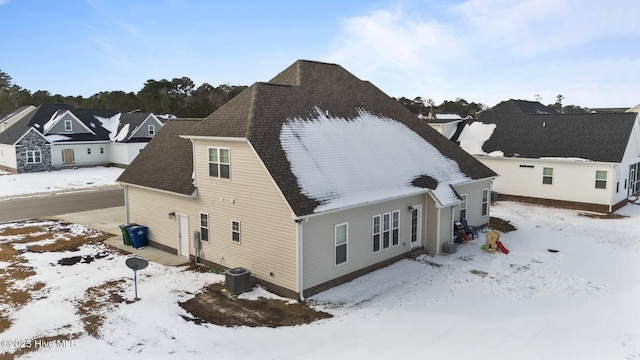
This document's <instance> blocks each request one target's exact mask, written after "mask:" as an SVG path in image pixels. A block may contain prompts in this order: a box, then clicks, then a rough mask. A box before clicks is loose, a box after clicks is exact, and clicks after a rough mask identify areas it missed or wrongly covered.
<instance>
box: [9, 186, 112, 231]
mask: <svg viewBox="0 0 640 360" xmlns="http://www.w3.org/2000/svg"><path fill="white" fill-rule="evenodd" d="M123 205H124V190H123V189H122V188H120V187H115V188H114V187H113V186H111V187H107V188H99V189H95V190H93V189H92V190H85V191H73V192H64V193H51V194H42V195H41V196H34V197H26V198H16V199H10V200H0V222H5V221H13V220H22V219H34V218H41V217H45V216H53V215H59V214H68V213H75V212H80V211H87V210H95V209H102V208H111V207H115V206H123Z"/></svg>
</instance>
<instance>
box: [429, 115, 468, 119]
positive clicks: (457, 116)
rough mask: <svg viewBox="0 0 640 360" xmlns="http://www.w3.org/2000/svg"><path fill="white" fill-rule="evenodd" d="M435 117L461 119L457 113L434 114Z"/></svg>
mask: <svg viewBox="0 0 640 360" xmlns="http://www.w3.org/2000/svg"><path fill="white" fill-rule="evenodd" d="M435 117H436V119H438V120H462V118H461V117H460V115H458V114H436V115H435Z"/></svg>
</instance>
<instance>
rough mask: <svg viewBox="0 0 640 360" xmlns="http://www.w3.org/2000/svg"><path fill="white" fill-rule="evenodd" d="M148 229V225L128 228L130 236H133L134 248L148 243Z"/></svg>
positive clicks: (132, 243)
mask: <svg viewBox="0 0 640 360" xmlns="http://www.w3.org/2000/svg"><path fill="white" fill-rule="evenodd" d="M148 229H149V228H148V227H146V226H142V225H138V226H132V227H130V228H129V229H128V231H129V236H130V237H131V245H132V246H133V247H134V248H136V249H139V248H141V247H143V246H146V245H147V231H148Z"/></svg>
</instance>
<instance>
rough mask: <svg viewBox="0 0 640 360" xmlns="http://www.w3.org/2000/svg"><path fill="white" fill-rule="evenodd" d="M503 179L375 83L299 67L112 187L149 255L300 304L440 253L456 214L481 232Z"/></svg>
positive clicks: (148, 156)
mask: <svg viewBox="0 0 640 360" xmlns="http://www.w3.org/2000/svg"><path fill="white" fill-rule="evenodd" d="M495 176H496V174H495V172H493V171H491V170H490V169H489V168H487V167H486V166H484V165H482V163H480V162H479V161H477V160H476V159H474V158H473V157H472V156H470V155H469V154H467V153H466V152H464V151H463V150H462V149H460V148H459V147H458V146H457V145H456V144H454V143H452V142H451V141H449V140H448V139H447V138H445V137H444V136H442V135H440V134H439V133H438V132H437V131H435V130H434V129H432V128H431V127H429V125H428V124H426V123H425V122H424V121H423V120H420V119H418V118H417V117H416V116H415V115H414V114H412V113H411V112H409V111H408V110H406V109H405V108H404V107H403V106H402V105H400V104H399V103H398V102H397V101H395V100H393V99H392V98H390V97H389V96H387V95H386V94H384V93H383V92H382V91H380V90H379V89H378V88H376V87H375V86H374V85H372V84H371V83H369V82H366V81H362V80H360V79H358V78H356V77H355V76H353V75H352V74H351V73H349V72H348V71H346V70H345V69H343V68H342V67H340V66H339V65H335V64H326V63H318V62H312V61H302V60H301V61H297V62H295V63H294V64H292V65H291V66H290V67H288V68H287V69H285V70H284V71H283V72H281V73H280V74H278V75H277V76H276V77H274V78H273V79H272V80H271V81H269V82H266V83H263V82H259V83H255V84H253V85H252V86H251V87H249V88H248V89H247V90H245V91H244V92H242V93H241V94H239V95H238V96H236V97H235V98H234V99H232V100H231V101H229V102H228V103H227V104H225V105H224V106H222V107H221V108H220V109H218V110H217V111H216V112H214V113H213V114H211V115H210V116H208V117H207V118H205V119H204V120H202V121H194V120H180V119H177V120H170V121H168V122H167V123H166V124H165V127H164V128H163V131H162V132H161V133H160V134H159V135H158V136H157V137H156V138H154V139H153V140H152V141H151V142H150V143H149V145H148V146H147V148H145V151H144V152H142V153H141V154H140V156H138V157H137V158H136V159H135V160H134V161H133V162H132V163H131V165H130V166H129V167H128V168H127V169H126V170H125V171H124V172H123V174H122V175H121V176H120V178H119V179H118V181H119V183H120V184H121V185H122V186H123V187H124V188H125V194H126V209H127V221H128V222H132V223H138V224H142V225H146V226H148V227H149V232H148V238H149V240H150V243H151V245H153V246H156V247H159V248H162V249H165V250H169V251H172V252H174V253H176V254H178V255H181V256H184V257H191V258H194V257H195V256H197V257H198V261H201V262H204V263H205V264H208V265H211V266H214V267H219V268H223V269H227V268H235V267H244V268H246V269H248V270H250V271H251V273H252V275H253V277H254V279H257V280H258V281H259V282H260V283H261V284H263V285H264V286H266V287H267V288H269V289H271V290H272V291H275V292H278V293H281V294H283V295H288V296H292V297H300V298H304V297H306V296H309V295H311V294H314V293H317V292H319V291H322V290H324V289H327V288H328V287H331V286H334V285H336V284H339V283H341V282H345V281H347V280H349V279H352V278H354V277H356V276H359V275H362V274H364V273H366V272H369V271H371V270H373V269H375V268H378V267H381V266H384V265H386V264H389V263H391V262H393V261H396V260H398V259H401V258H404V257H406V256H407V255H408V254H409V253H410V252H411V251H412V250H416V249H422V250H423V251H425V250H426V251H427V252H429V253H432V254H438V253H440V252H441V251H442V248H443V244H445V243H447V242H451V241H452V239H453V236H454V231H453V223H454V221H455V220H456V219H459V218H460V215H461V213H462V214H463V216H466V218H467V219H468V220H469V222H470V223H471V224H474V225H484V224H487V223H488V222H489V213H490V202H489V193H490V187H491V181H492V179H493V178H494V177H495ZM461 208H462V210H461ZM194 234H195V236H199V237H200V239H201V241H200V244H201V247H200V248H199V249H196V248H195V246H194V242H193V241H192V239H193V237H194ZM407 276H411V274H407Z"/></svg>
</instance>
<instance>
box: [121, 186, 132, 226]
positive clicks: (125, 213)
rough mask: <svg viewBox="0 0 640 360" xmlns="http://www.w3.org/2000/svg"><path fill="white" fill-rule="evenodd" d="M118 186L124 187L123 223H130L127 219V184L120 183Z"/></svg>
mask: <svg viewBox="0 0 640 360" xmlns="http://www.w3.org/2000/svg"><path fill="white" fill-rule="evenodd" d="M120 186H122V187H123V188H124V216H125V220H124V223H125V224H130V223H131V220H130V219H129V186H127V185H122V184H120Z"/></svg>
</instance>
